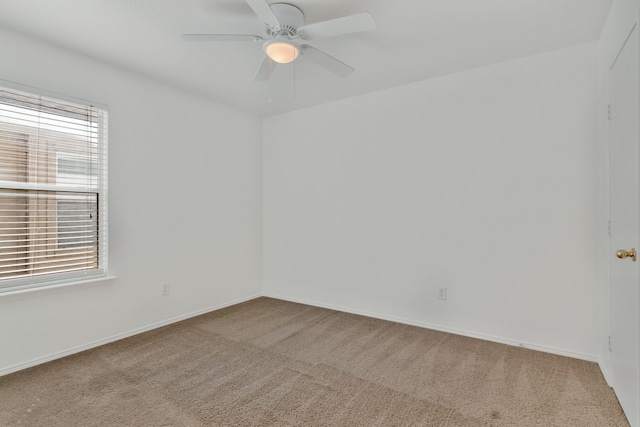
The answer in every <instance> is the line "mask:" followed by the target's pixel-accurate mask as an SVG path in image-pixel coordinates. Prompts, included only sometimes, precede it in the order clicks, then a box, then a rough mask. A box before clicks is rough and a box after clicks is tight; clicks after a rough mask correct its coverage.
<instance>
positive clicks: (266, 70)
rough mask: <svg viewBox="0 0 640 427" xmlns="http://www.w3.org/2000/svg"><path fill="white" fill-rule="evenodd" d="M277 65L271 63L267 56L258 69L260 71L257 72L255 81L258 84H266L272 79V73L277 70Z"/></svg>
mask: <svg viewBox="0 0 640 427" xmlns="http://www.w3.org/2000/svg"><path fill="white" fill-rule="evenodd" d="M275 66H276V63H275V62H273V61H271V59H269V57H268V56H267V55H265V56H264V58H263V59H262V62H261V63H260V66H259V67H258V71H256V75H255V76H253V80H255V81H257V82H266V81H267V80H269V79H270V78H271V72H272V71H273V69H274V68H275Z"/></svg>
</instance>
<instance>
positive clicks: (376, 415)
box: [0, 298, 628, 427]
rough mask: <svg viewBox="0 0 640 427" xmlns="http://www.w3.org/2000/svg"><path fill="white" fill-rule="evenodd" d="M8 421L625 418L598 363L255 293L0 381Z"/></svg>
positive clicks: (359, 422) (585, 422)
mask: <svg viewBox="0 0 640 427" xmlns="http://www.w3.org/2000/svg"><path fill="white" fill-rule="evenodd" d="M0 425H2V426H12V425H25V426H598V427H603V426H627V425H628V424H627V422H626V419H625V418H624V415H623V414H622V411H621V409H620V406H619V405H618V402H617V400H616V398H615V396H614V394H613V392H612V391H611V389H609V387H607V385H606V383H605V381H604V378H603V377H602V374H601V373H600V371H599V369H598V366H597V365H596V364H594V363H589V362H584V361H580V360H574V359H569V358H565V357H560V356H554V355H549V354H544V353H539V352H535V351H531V350H525V349H521V348H517V347H510V346H505V345H501V344H495V343H489V342H484V341H481V340H476V339H471V338H463V337H459V336H456V335H451V334H446V333H442V332H435V331H431V330H426V329H422V328H417V327H412V326H406V325H402V324H397V323H393V322H387V321H383V320H376V319H370V318H367V317H361V316H355V315H351V314H345V313H340V312H336V311H332V310H326V309H320V308H315V307H309V306H305V305H300V304H294V303H289V302H284V301H278V300H274V299H269V298H259V299H256V300H253V301H249V302H247V303H244V304H239V305H236V306H234V307H229V308H226V309H223V310H219V311H217V312H214V313H210V314H207V315H203V316H200V317H197V318H193V319H190V320H188V321H184V322H181V323H178V324H175V325H172V326H168V327H165V328H162V329H158V330H154V331H151V332H148V333H145V334H142V335H138V336H135V337H132V338H129V339H126V340H122V341H119V342H116V343H113V344H109V345H106V346H103V347H100V348H96V349H93V350H89V351H86V352H83V353H80V354H77V355H74V356H70V357H67V358H64V359H61V360H57V361H54V362H51V363H47V364H44V365H40V366H38V367H35V368H31V369H28V370H25V371H22V372H18V373H15V374H12V375H8V376H5V377H2V378H0Z"/></svg>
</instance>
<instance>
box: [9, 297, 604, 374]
mask: <svg viewBox="0 0 640 427" xmlns="http://www.w3.org/2000/svg"><path fill="white" fill-rule="evenodd" d="M261 296H264V297H269V298H275V299H279V300H283V301H291V302H296V303H300V304H306V305H311V306H314V307H321V308H327V309H330V310H336V311H340V312H344V313H351V314H357V315H361V316H367V317H372V318H375V319H381V320H389V321H391V322H396V323H402V324H405V325H411V326H418V327H421V328H426V329H432V330H436V331H441V332H447V333H451V334H455V335H461V336H465V337H470V338H477V339H481V340H485V341H491V342H496V343H500V344H506V345H511V346H515V347H521V348H527V349H530V350H536V351H541V352H544V353H550V354H556V355H559V356H566V357H572V358H574V359H580V360H586V361H589V362H595V363H598V365H599V366H600V370H601V371H602V373H603V375H604V377H605V380H607V383H608V384H610V382H609V379H608V374H607V370H606V366H605V364H604V363H603V361H602V359H601V358H599V357H597V356H593V355H589V354H583V353H577V352H573V351H568V350H564V349H559V348H553V347H548V346H543V345H538V344H533V343H526V342H519V341H515V340H511V339H507V338H502V337H496V336H492V335H486V334H481V333H476V332H473V331H466V330H460V329H455V328H449V327H445V326H441V325H436V324H432V323H427V322H418V321H413V320H408V319H403V318H400V317H395V316H388V315H384V314H380V313H371V312H367V311H363V310H356V309H352V308H349V307H342V306H337V305H333V304H322V303H318V302H315V301H309V300H304V299H299V298H291V297H288V296H285V295H279V294H274V293H270V292H265V293H259V294H255V295H251V296H248V297H244V298H240V299H237V300H234V301H229V302H227V303H224V304H219V305H216V306H213V307H208V308H204V309H201V310H197V311H194V312H192V313H188V314H185V315H182V316H178V317H174V318H171V319H167V320H164V321H162V322H158V323H154V324H151V325H147V326H144V327H142V328H137V329H133V330H131V331H128V332H124V333H121V334H117V335H113V336H111V337H108V338H104V339H100V340H97V341H94V342H91V343H88V344H84V345H81V346H77V347H74V348H71V349H68V350H65V351H61V352H57V353H53V354H50V355H48V356H45V357H40V358H37V359H33V360H30V361H28V362H25V363H19V364H17V365H13V366H9V367H8V368H4V369H0V377H1V376H3V375H8V374H11V373H13V372H17V371H21V370H23V369H27V368H31V367H33V366H36V365H40V364H42V363H46V362H50V361H53V360H56V359H60V358H63V357H66V356H70V355H72V354H76V353H80V352H82V351H85V350H89V349H91V348H95V347H99V346H101V345H105V344H109V343H112V342H114V341H118V340H121V339H124V338H129V337H131V336H134V335H138V334H141V333H143V332H148V331H151V330H153V329H157V328H161V327H163V326H167V325H170V324H172V323H176V322H180V321H182V320H186V319H189V318H192V317H196V316H200V315H202V314H206V313H210V312H212V311H216V310H220V309H222V308H225V307H229V306H232V305H235V304H240V303H242V302H246V301H250V300H252V299H255V298H259V297H261Z"/></svg>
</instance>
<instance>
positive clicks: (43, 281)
mask: <svg viewBox="0 0 640 427" xmlns="http://www.w3.org/2000/svg"><path fill="white" fill-rule="evenodd" d="M0 89H4V90H6V91H16V92H21V93H24V94H26V95H30V96H33V97H35V98H38V97H42V98H46V99H47V100H52V101H56V102H60V103H71V104H74V105H77V106H84V107H87V108H90V109H91V110H92V111H95V119H96V127H97V131H96V141H95V142H96V144H97V151H96V153H97V163H96V165H97V167H98V170H97V178H96V179H97V182H96V184H97V185H96V186H95V187H94V186H92V185H85V186H74V185H73V184H63V183H61V184H58V183H56V184H54V185H46V184H41V183H37V182H36V183H30V182H25V183H24V185H22V184H21V183H11V182H7V181H0V190H4V189H8V190H12V189H13V190H25V191H28V190H41V191H48V192H72V193H84V194H87V195H89V194H95V195H96V198H97V211H96V212H97V215H98V216H97V228H98V234H97V237H96V239H97V241H96V246H95V249H96V251H97V267H96V268H95V269H85V270H76V271H69V272H53V273H47V274H42V275H29V276H25V277H16V278H6V279H0V296H1V295H3V294H8V293H14V292H16V291H18V292H20V291H24V290H37V289H47V288H53V287H59V286H61V285H65V284H69V285H71V284H78V283H81V282H88V281H89V282H95V281H96V280H100V279H102V278H106V279H111V278H112V277H109V276H108V209H107V203H108V197H107V189H108V169H107V164H108V162H107V154H108V112H109V109H108V107H107V106H106V105H104V104H100V103H95V102H91V101H86V100H83V99H78V98H74V97H69V96H65V95H60V94H58V93H53V92H49V91H44V90H41V89H38V88H33V87H29V86H24V85H20V84H17V83H13V82H8V81H5V80H1V79H0ZM0 103H2V102H1V101H0ZM3 104H4V105H9V104H6V103H3ZM24 108H27V107H24ZM48 113H51V112H48ZM53 114H55V112H54V113H53ZM55 115H56V116H59V117H64V115H63V114H55ZM67 117H68V116H67ZM92 117H93V115H92ZM88 144H89V143H88ZM60 155H62V156H67V155H68V156H67V157H72V156H74V153H67V152H64V151H61V152H59V153H56V158H55V162H54V163H55V165H54V168H55V173H56V174H57V171H58V159H59V156H60ZM78 157H80V158H81V157H82V156H78ZM89 162H91V160H89ZM92 164H93V163H92ZM57 205H58V203H57V202H56V203H55V206H56V210H55V212H54V217H55V222H54V224H55V229H56V230H57V228H58V225H57V224H58V219H57ZM57 238H58V236H57V234H56V243H55V247H56V249H57V247H58V243H57Z"/></svg>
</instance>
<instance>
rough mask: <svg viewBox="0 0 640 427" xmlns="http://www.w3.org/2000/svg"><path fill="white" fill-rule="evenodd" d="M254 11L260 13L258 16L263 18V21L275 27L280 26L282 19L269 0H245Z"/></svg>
mask: <svg viewBox="0 0 640 427" xmlns="http://www.w3.org/2000/svg"><path fill="white" fill-rule="evenodd" d="M245 1H246V2H247V4H248V5H249V6H251V9H253V12H254V13H255V14H256V15H258V18H260V19H262V22H264V23H266V24H269V25H271V26H273V27H278V26H280V21H278V18H277V17H276V15H275V13H273V10H271V6H269V3H267V0H245Z"/></svg>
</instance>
